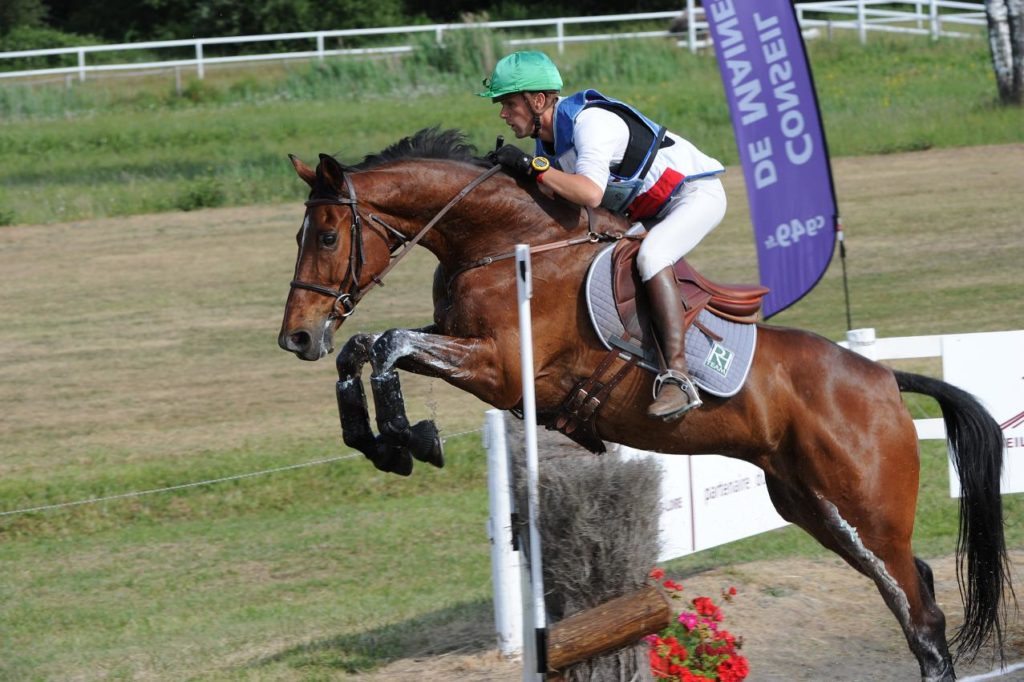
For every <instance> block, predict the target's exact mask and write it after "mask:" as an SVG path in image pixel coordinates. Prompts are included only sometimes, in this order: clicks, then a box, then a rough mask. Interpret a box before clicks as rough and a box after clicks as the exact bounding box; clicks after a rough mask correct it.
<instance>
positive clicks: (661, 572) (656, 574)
mask: <svg viewBox="0 0 1024 682" xmlns="http://www.w3.org/2000/svg"><path fill="white" fill-rule="evenodd" d="M650 576H651V577H652V578H654V579H655V580H661V579H662V578H664V577H665V569H663V568H652V569H651V572H650Z"/></svg>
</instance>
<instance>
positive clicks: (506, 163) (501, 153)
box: [487, 144, 534, 178]
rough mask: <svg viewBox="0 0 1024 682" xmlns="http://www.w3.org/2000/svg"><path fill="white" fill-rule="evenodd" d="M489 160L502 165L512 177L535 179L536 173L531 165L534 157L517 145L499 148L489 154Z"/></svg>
mask: <svg viewBox="0 0 1024 682" xmlns="http://www.w3.org/2000/svg"><path fill="white" fill-rule="evenodd" d="M487 158H488V159H489V160H490V161H491V163H500V164H501V166H502V168H504V169H505V170H506V171H508V172H509V173H510V174H512V175H515V176H518V177H522V178H530V177H533V174H534V171H533V167H532V166H531V165H530V162H531V161H533V157H532V156H530V155H529V154H527V153H526V152H524V151H523V150H522V149H520V148H519V147H516V146H515V145H511V144H507V145H505V146H503V147H499V148H498V149H496V150H494V151H493V152H491V153H490V154H488V155H487Z"/></svg>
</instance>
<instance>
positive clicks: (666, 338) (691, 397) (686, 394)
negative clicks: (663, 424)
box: [644, 268, 703, 421]
mask: <svg viewBox="0 0 1024 682" xmlns="http://www.w3.org/2000/svg"><path fill="white" fill-rule="evenodd" d="M644 288H645V290H646V291H647V300H648V301H649V302H650V308H651V317H652V319H653V322H654V328H655V331H656V332H657V333H658V337H659V339H660V341H661V352H662V356H663V357H664V361H665V367H664V368H663V371H662V373H661V374H659V375H658V376H657V377H656V378H655V380H654V402H652V403H651V406H650V407H649V408H647V416H648V417H652V418H654V419H663V420H665V421H671V420H673V419H676V418H678V417H681V416H682V415H683V414H685V413H686V412H688V411H690V410H692V409H694V408H695V407H700V406H701V405H703V402H702V401H701V399H700V396H699V395H698V393H697V386H696V385H695V384H694V383H693V379H691V378H690V375H689V374H687V372H686V345H685V342H686V339H685V330H684V329H683V315H684V311H683V302H682V299H681V298H680V296H679V289H678V288H677V287H676V275H675V272H674V271H673V269H672V268H665V269H664V270H662V271H661V272H659V273H658V274H656V275H655V276H654V277H652V278H650V279H649V280H647V281H646V282H645V283H644Z"/></svg>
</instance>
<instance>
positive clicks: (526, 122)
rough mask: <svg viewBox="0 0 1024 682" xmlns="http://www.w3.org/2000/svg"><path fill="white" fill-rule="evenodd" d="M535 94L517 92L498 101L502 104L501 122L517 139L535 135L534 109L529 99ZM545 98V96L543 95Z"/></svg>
mask: <svg viewBox="0 0 1024 682" xmlns="http://www.w3.org/2000/svg"><path fill="white" fill-rule="evenodd" d="M532 94H534V93H521V92H516V93H513V94H511V95H506V96H505V97H502V98H501V99H499V100H498V103H499V104H501V114H500V116H501V120H503V121H505V123H507V124H508V127H509V128H511V129H512V131H513V132H514V133H515V134H516V137H517V138H520V139H522V138H524V137H529V136H530V135H531V134H532V133H533V111H534V110H533V109H531V108H530V106H531V103H530V101H529V97H530V96H531V95H532ZM541 96H542V97H543V95H541Z"/></svg>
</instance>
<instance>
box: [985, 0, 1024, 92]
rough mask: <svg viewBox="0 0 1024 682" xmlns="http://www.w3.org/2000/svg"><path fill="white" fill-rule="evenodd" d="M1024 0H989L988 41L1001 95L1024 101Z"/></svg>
mask: <svg viewBox="0 0 1024 682" xmlns="http://www.w3.org/2000/svg"><path fill="white" fill-rule="evenodd" d="M1022 6H1024V0H986V1H985V15H986V17H987V18H988V43H989V48H990V49H991V51H992V68H993V69H994V70H995V74H996V86H997V87H998V89H999V99H1000V101H1002V102H1003V103H1004V104H1017V105H1020V104H1024V25H1022V24H1024V16H1022V14H1024V13H1022Z"/></svg>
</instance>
